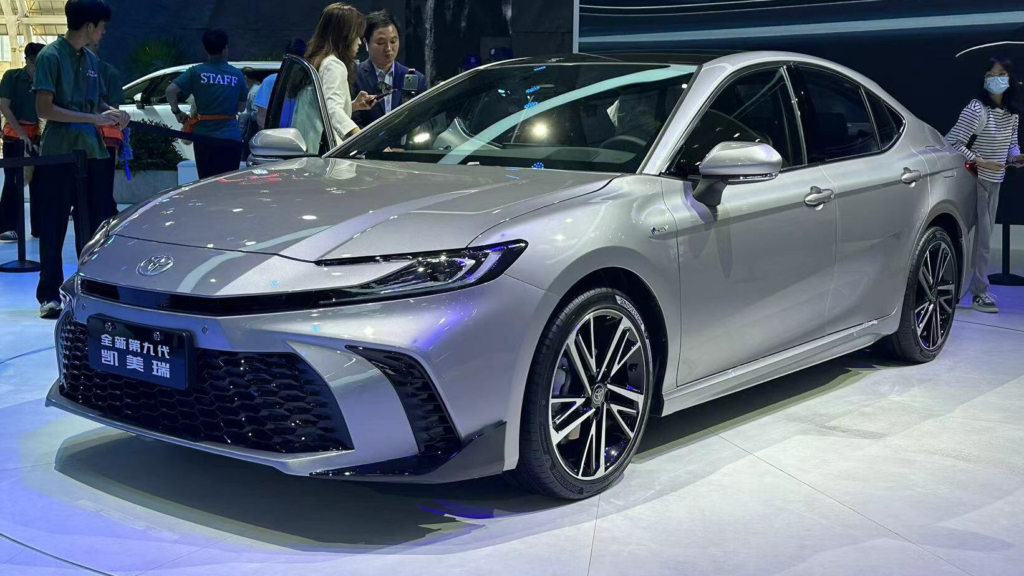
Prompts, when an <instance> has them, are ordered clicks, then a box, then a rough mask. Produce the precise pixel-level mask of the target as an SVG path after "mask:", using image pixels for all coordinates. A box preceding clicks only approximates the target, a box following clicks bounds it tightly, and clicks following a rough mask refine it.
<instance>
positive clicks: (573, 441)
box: [549, 308, 651, 480]
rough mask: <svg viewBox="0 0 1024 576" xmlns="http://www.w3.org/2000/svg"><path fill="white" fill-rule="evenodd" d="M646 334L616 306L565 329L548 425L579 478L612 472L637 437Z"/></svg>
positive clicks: (646, 383)
mask: <svg viewBox="0 0 1024 576" xmlns="http://www.w3.org/2000/svg"><path fill="white" fill-rule="evenodd" d="M647 354H648V350H647V347H646V339H645V337H644V334H643V332H642V331H641V329H640V328H639V326H638V325H637V323H636V322H635V321H634V320H633V319H632V318H630V317H629V316H626V315H624V314H622V313H621V312H619V311H617V310H614V309H610V308H609V309H600V310H595V311H593V312H591V313H590V314H588V315H587V316H586V317H585V318H583V320H582V321H581V322H580V323H579V324H577V325H576V327H575V328H574V329H573V330H572V332H571V333H570V334H569V336H568V338H567V339H566V342H565V344H564V345H563V347H562V352H561V355H560V356H559V359H558V364H557V365H556V368H555V373H554V376H553V378H552V381H551V402H550V411H549V412H550V419H549V430H550V434H551V442H552V445H553V446H554V451H555V453H556V454H557V456H558V459H559V461H560V462H561V464H562V466H563V467H564V469H565V470H566V471H567V472H568V473H569V474H571V475H572V476H574V477H575V478H577V479H580V480H598V479H601V478H603V477H605V476H607V475H608V474H610V473H612V472H613V471H615V470H616V469H617V468H618V466H619V465H620V464H622V462H623V461H624V460H626V458H625V456H626V455H627V454H629V453H630V451H631V449H632V447H633V444H634V443H635V442H637V441H638V440H639V436H640V427H641V426H642V424H643V419H642V415H643V414H644V403H645V402H647V401H648V398H647V396H648V394H649V390H650V378H651V375H650V373H649V369H648V366H649V362H648V357H647Z"/></svg>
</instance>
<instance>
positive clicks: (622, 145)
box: [601, 134, 647, 154]
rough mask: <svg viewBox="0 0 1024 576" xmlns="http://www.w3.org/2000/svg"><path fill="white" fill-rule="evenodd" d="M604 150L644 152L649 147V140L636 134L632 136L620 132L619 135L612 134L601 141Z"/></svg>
mask: <svg viewBox="0 0 1024 576" xmlns="http://www.w3.org/2000/svg"><path fill="white" fill-rule="evenodd" d="M601 149H602V150H618V151H619V152H629V153H632V154H643V152H644V150H645V149H647V142H646V141H645V140H642V139H640V138H637V137H636V136H630V135H628V134H620V135H618V136H612V137H611V138H609V139H607V140H605V141H604V142H603V143H601Z"/></svg>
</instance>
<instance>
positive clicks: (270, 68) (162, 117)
mask: <svg viewBox="0 0 1024 576" xmlns="http://www.w3.org/2000/svg"><path fill="white" fill-rule="evenodd" d="M231 65H232V66H234V67H236V68H238V69H239V70H241V69H243V68H253V69H255V70H257V71H259V72H260V73H261V74H263V75H264V76H269V75H271V74H276V73H277V71H278V69H280V68H281V63H280V62H232V63H231ZM192 66H193V64H183V65H181V66H175V67H173V68H165V69H164V70H160V71H159V72H154V73H152V74H150V75H149V76H145V77H143V78H140V79H139V80H136V81H135V82H132V83H131V84H129V85H127V86H125V87H124V102H123V103H122V104H121V110H124V111H125V112H128V114H129V115H130V116H131V118H132V120H136V121H139V120H150V121H152V122H159V123H161V124H164V125H165V126H168V127H169V128H173V129H175V130H180V129H181V128H182V126H181V122H178V120H177V119H176V118H175V117H174V114H173V113H171V107H170V105H169V104H167V96H166V95H165V92H167V87H168V86H170V85H171V82H174V80H175V79H177V78H178V76H181V74H182V73H183V72H184V71H185V70H188V69H189V68H190V67H192ZM189 104H191V99H190V100H189V103H188V104H182V105H181V109H182V110H184V111H185V112H188V111H189V109H190V106H189ZM175 146H176V147H177V148H178V151H180V152H181V155H182V156H184V157H185V159H187V160H195V153H194V152H193V151H192V146H190V145H187V144H183V143H182V142H181V141H177V142H175Z"/></svg>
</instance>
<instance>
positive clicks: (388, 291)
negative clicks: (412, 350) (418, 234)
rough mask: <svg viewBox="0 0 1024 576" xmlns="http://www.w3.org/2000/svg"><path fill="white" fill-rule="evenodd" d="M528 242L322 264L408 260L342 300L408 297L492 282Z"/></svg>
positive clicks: (355, 288)
mask: <svg viewBox="0 0 1024 576" xmlns="http://www.w3.org/2000/svg"><path fill="white" fill-rule="evenodd" d="M526 246H527V244H526V242H524V241H522V240H516V241H513V242H506V243H503V244H495V245H492V246H481V247H478V248H465V249H460V250H452V251H447V252H431V253H425V254H410V255H403V256H380V257H375V258H349V259H342V260H325V261H322V262H319V263H318V264H320V265H321V266H343V265H347V264H368V263H374V262H376V263H395V262H408V264H407V265H405V266H403V267H401V268H399V269H398V270H396V271H394V272H391V273H390V274H387V275H386V276H383V277H381V278H378V279H376V280H373V281H372V282H367V283H365V284H360V285H358V286H353V287H350V288H345V289H344V290H343V293H344V294H338V296H339V297H340V298H339V299H345V300H364V299H376V298H380V297H388V296H395V297H407V296H422V295H426V294H435V293H437V292H448V291H452V290H459V289H461V288H467V287H469V286H476V285H478V284H483V283H485V282H489V281H491V280H493V279H495V278H497V277H499V276H501V275H502V274H503V273H504V272H505V270H508V268H509V266H511V265H512V264H513V263H514V262H515V261H516V260H517V259H518V258H519V256H520V255H522V253H523V251H525V250H526Z"/></svg>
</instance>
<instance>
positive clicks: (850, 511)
mask: <svg viewBox="0 0 1024 576" xmlns="http://www.w3.org/2000/svg"><path fill="white" fill-rule="evenodd" d="M12 256H13V250H12V249H11V248H10V247H8V246H2V247H0V261H6V260H8V259H10V258H11V257H12ZM69 256H70V254H69ZM71 261H72V260H71V258H69V259H68V262H71ZM69 272H70V269H69ZM34 286H35V276H34V275H31V276H4V275H0V326H2V327H3V330H2V331H0V535H3V536H0V576H39V575H44V574H46V575H49V574H55V575H60V576H65V575H73V576H81V575H84V574H118V575H120V574H151V575H159V576H183V575H196V576H198V575H209V574H217V575H231V574H246V575H285V574H303V575H321V574H322V575H328V574H330V575H334V574H346V575H349V574H398V575H405V574H414V575H416V576H428V575H432V574H445V575H451V574H472V575H480V574H495V575H497V574H502V575H504V574H512V573H522V574H531V575H546V574H558V575H575V574H579V575H583V574H594V575H619V574H650V575H658V574H694V575H698V574H699V575H716V574H728V575H730V576H732V575H743V576H746V575H751V576H753V575H787V576H789V575H797V574H800V575H858V576H859V575H871V576H878V575H893V576H896V575H899V576H917V575H920V576H942V575H946V574H950V575H957V574H971V575H973V576H983V575H984V576H1017V575H1022V574H1024V449H1022V446H1024V418H1022V417H1021V415H1022V414H1024V353H1022V351H1024V289H998V288H997V289H996V294H997V295H998V296H1000V304H1001V306H1002V307H1003V313H1002V314H1000V315H998V316H986V315H982V314H978V313H976V312H974V311H972V310H970V309H961V310H960V311H959V312H958V321H957V325H956V327H955V331H954V333H953V336H952V338H951V340H950V342H949V345H948V347H947V349H946V351H945V352H944V354H943V355H942V356H941V358H940V359H939V360H937V361H936V362H934V363H932V364H929V365H925V366H915V367H906V366H895V365H892V364H889V363H887V362H885V361H883V360H881V359H880V358H879V357H877V356H875V355H873V354H871V353H870V352H860V353H857V354H854V355H851V356H848V357H845V358H841V359H839V360H836V361H833V362H830V363H828V364H825V365H822V366H818V367H816V368H812V369H810V370H805V371H803V372H800V373H797V374H794V375H792V376H789V377H786V378H783V379H780V380H778V381H775V382H771V383H768V384H765V385H763V386H760V387H758V388H755V389H751V390H748V391H745V392H742V393H739V394H737V395H734V396H731V397H728V398H725V399H722V400H718V401H715V402H712V403H710V404H706V405H703V406H699V407H697V408H693V409H690V410H686V411H684V412H681V413H678V414H674V415H672V416H670V417H668V418H664V419H658V420H654V421H653V422H652V423H651V425H650V427H649V429H648V432H647V435H646V437H645V441H644V444H643V446H642V451H641V452H640V454H638V457H637V459H636V460H635V462H634V463H633V465H632V466H631V467H630V469H629V470H628V472H627V474H626V475H625V477H624V479H623V480H622V481H621V482H620V483H619V484H618V485H617V486H615V487H614V488H612V489H611V490H610V491H609V492H607V493H606V494H604V495H603V496H601V497H600V498H594V499H591V500H588V501H585V502H577V503H571V504H566V503H562V502H556V501H551V500H547V499H544V498H540V497H536V496H531V495H527V494H523V493H521V492H518V491H516V490H514V489H512V488H509V487H507V486H506V485H505V484H503V483H502V482H501V481H500V480H496V479H489V480H482V481H478V482H469V483H464V484H458V485H452V486H431V487H415V486H375V485H360V484H348V483H341V482H331V481H317V480H310V479H305V478H294V477H289V476H284V475H282V474H279V473H277V472H276V471H273V470H270V469H267V468H263V467H260V466H256V465H251V464H246V463H242V462H236V461H233V460H229V459H225V458H219V457H216V456H211V455H207V454H203V453H197V452H193V451H189V450H186V449H182V448H177V447H174V446H168V445H163V444H160V443H156V442H151V441H144V440H141V439H138V438H135V437H132V436H129V435H126V434H122V433H119V432H115V431H113V430H110V429H107V428H104V427H100V426H97V425H94V424H91V423H89V422H87V421H85V420H82V419H79V418H75V417H72V416H69V415H66V414H64V413H62V412H59V411H57V410H49V409H45V408H43V402H42V398H43V395H44V394H45V391H46V390H47V389H48V388H49V386H50V384H51V383H52V381H53V379H54V377H55V375H56V366H55V362H54V357H53V351H52V331H53V324H52V323H45V322H42V321H39V320H37V319H36V318H35V309H34V304H35V303H34V299H33V298H32V290H33V289H34Z"/></svg>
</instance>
